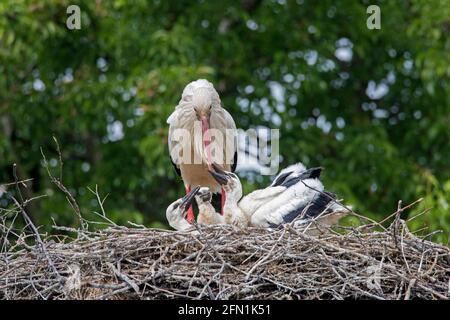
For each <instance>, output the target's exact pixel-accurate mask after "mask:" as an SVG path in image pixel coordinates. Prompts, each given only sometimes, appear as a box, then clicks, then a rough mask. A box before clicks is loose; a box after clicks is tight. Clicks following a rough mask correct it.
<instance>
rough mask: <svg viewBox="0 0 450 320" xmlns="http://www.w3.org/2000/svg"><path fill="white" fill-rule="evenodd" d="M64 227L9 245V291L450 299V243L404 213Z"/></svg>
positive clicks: (3, 268) (5, 280) (4, 269)
mask: <svg viewBox="0 0 450 320" xmlns="http://www.w3.org/2000/svg"><path fill="white" fill-rule="evenodd" d="M56 229H59V230H62V229H63V230H64V231H66V232H67V231H70V232H72V233H73V234H72V237H70V238H67V237H55V236H47V237H45V236H43V235H41V239H42V240H41V241H42V243H43V245H44V246H45V249H46V251H45V253H46V254H45V256H43V255H42V248H41V246H40V243H37V244H36V245H27V244H26V241H25V240H23V239H22V240H21V243H18V241H17V243H15V244H14V245H11V246H10V247H8V249H7V250H4V251H3V252H1V253H0V298H1V299H166V298H189V299H348V298H368V299H413V298H423V299H449V298H450V296H449V292H448V291H449V287H448V286H449V277H450V249H449V248H447V247H445V246H441V245H438V244H435V243H433V242H429V241H425V240H422V239H420V238H418V237H416V236H415V235H413V234H411V233H410V232H409V231H408V229H407V227H406V224H405V223H404V222H403V221H402V220H399V219H396V220H395V221H394V222H393V223H392V225H391V226H390V227H389V228H387V229H386V230H383V231H381V232H377V231H373V230H372V231H370V232H368V231H365V232H362V231H361V230H362V229H360V228H359V229H353V230H351V231H349V232H347V233H346V234H338V233H336V232H332V233H327V234H323V235H319V236H309V235H307V234H304V233H303V232H302V231H301V230H299V229H294V228H292V227H291V226H290V225H288V226H285V228H283V229H280V230H275V231H273V230H272V231H270V230H263V229H254V228H252V229H246V230H238V229H235V228H233V227H232V226H209V227H202V226H196V230H195V231H194V232H174V231H165V230H156V229H148V228H135V227H133V228H127V227H119V226H111V227H110V228H108V229H105V230H101V231H100V230H99V231H86V230H83V229H79V230H78V229H77V230H75V229H69V228H58V227H56ZM60 232H61V231H60ZM79 233H82V235H80V234H79ZM24 236H25V235H24ZM47 255H48V257H47ZM46 258H48V259H46ZM49 261H51V262H52V265H50V264H49ZM53 268H56V269H57V272H58V273H56V272H54V270H52V269H53ZM57 274H59V275H60V277H61V278H62V280H61V279H58V276H57Z"/></svg>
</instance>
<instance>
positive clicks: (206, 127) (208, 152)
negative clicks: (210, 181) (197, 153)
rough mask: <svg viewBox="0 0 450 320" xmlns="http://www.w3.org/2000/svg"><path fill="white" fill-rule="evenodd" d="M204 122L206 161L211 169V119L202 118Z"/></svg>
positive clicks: (203, 133)
mask: <svg viewBox="0 0 450 320" xmlns="http://www.w3.org/2000/svg"><path fill="white" fill-rule="evenodd" d="M200 120H201V122H202V136H203V147H204V148H205V150H206V160H207V164H208V168H209V169H211V163H212V157H211V150H210V149H209V145H210V143H211V135H210V134H209V119H208V118H207V117H206V116H202V117H201V118H200Z"/></svg>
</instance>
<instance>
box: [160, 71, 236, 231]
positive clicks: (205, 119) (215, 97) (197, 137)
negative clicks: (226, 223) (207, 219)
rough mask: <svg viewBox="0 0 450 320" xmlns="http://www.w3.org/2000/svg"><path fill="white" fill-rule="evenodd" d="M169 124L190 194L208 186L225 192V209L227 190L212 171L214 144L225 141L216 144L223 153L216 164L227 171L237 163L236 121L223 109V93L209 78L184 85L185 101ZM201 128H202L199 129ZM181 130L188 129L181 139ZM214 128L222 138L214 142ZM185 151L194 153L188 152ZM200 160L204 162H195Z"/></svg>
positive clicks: (172, 148) (172, 153)
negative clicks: (212, 136) (229, 139)
mask: <svg viewBox="0 0 450 320" xmlns="http://www.w3.org/2000/svg"><path fill="white" fill-rule="evenodd" d="M167 123H168V124H169V136H168V140H169V141H168V146H169V152H170V158H171V161H172V164H173V165H174V167H175V169H176V170H177V173H178V174H179V175H180V176H181V178H182V179H183V182H184V185H185V188H186V193H189V191H190V190H191V188H193V187H195V186H202V187H208V188H209V189H210V190H211V191H212V192H213V193H218V192H221V193H222V211H223V205H224V201H225V193H224V191H223V189H221V187H220V185H219V184H218V183H217V182H216V181H215V180H214V179H213V178H212V177H211V175H210V174H209V173H208V169H211V165H212V163H213V159H212V155H211V150H210V144H211V143H212V142H214V143H215V144H219V143H221V145H219V146H216V147H218V148H217V149H219V150H220V152H222V155H221V156H219V158H221V159H222V161H214V162H215V164H216V165H218V166H219V167H220V168H222V169H224V170H226V171H234V169H235V168H236V163H237V146H236V142H235V131H236V124H235V123H234V120H233V118H232V117H231V115H230V114H229V113H228V111H227V110H225V109H224V108H222V106H221V102H220V97H219V94H218V93H217V91H216V90H215V89H214V86H213V85H212V83H211V82H209V81H207V80H205V79H200V80H196V81H193V82H191V83H189V84H188V85H187V86H186V87H185V88H184V90H183V93H182V95H181V100H180V102H179V103H178V105H177V106H176V108H175V111H174V112H173V113H172V114H171V115H170V116H169V118H168V119H167ZM196 124H197V126H196ZM197 127H200V128H201V130H196V128H197ZM177 129H184V131H182V132H184V133H187V134H183V139H181V141H180V139H179V138H180V137H179V136H177ZM212 129H215V130H217V131H215V132H216V133H217V132H218V133H219V134H221V136H222V139H219V140H217V139H215V140H217V141H212V139H211V134H210V131H212ZM227 130H228V132H227ZM178 132H181V131H178ZM230 132H234V137H233V141H227V138H229V134H230ZM186 135H187V136H188V137H186ZM220 140H222V141H220ZM217 149H216V150H215V151H217ZM185 150H186V153H190V154H186V153H184V152H183V151H185ZM196 159H197V160H198V159H199V160H200V161H195V160H196ZM215 159H217V155H215ZM193 220H194V212H193V210H192V207H190V208H189V211H188V221H189V222H192V221H193Z"/></svg>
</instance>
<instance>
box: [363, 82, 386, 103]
mask: <svg viewBox="0 0 450 320" xmlns="http://www.w3.org/2000/svg"><path fill="white" fill-rule="evenodd" d="M388 92H389V87H388V85H387V84H385V83H384V81H383V82H381V83H380V84H377V83H376V82H375V81H373V80H371V81H369V84H368V85H367V89H366V94H367V96H368V97H369V98H370V99H372V100H379V99H381V98H383V97H384V96H385V95H386V94H387V93H388Z"/></svg>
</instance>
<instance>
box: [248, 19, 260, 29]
mask: <svg viewBox="0 0 450 320" xmlns="http://www.w3.org/2000/svg"><path fill="white" fill-rule="evenodd" d="M258 27H259V26H258V24H257V23H256V21H255V20H248V21H247V28H249V29H250V30H253V31H254V30H258Z"/></svg>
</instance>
